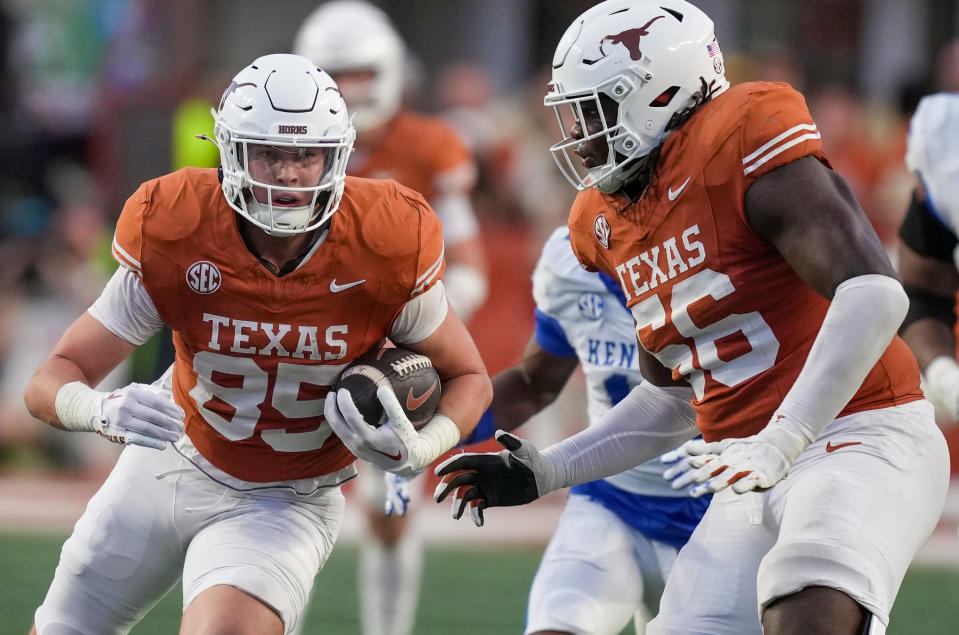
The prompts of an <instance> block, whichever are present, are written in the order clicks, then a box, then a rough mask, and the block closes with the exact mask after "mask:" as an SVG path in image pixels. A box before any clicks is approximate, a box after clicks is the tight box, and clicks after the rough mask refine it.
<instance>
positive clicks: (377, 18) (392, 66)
mask: <svg viewBox="0 0 959 635" xmlns="http://www.w3.org/2000/svg"><path fill="white" fill-rule="evenodd" d="M293 52H294V53H296V54H297V55H302V56H303V57H306V58H309V59H310V60H312V61H313V63H314V64H316V65H317V66H319V67H320V68H322V69H323V70H325V71H326V72H328V73H330V74H331V75H336V74H337V73H346V72H355V71H372V74H373V77H372V79H371V80H370V88H369V92H368V94H367V95H366V96H365V98H364V99H363V100H362V101H361V102H358V103H357V102H353V103H350V104H349V106H350V111H351V112H352V113H353V125H354V126H355V127H356V130H357V131H358V132H360V133H363V132H366V131H367V130H370V129H372V128H375V127H376V126H378V125H380V124H382V123H384V122H386V121H388V120H389V119H390V118H391V117H392V116H393V115H395V114H396V113H397V112H398V111H399V109H400V105H401V102H402V97H403V86H404V67H405V62H406V46H405V45H404V44H403V40H402V39H401V38H400V36H399V34H397V32H396V29H394V28H393V24H392V23H391V22H390V19H389V17H388V16H387V15H386V14H385V13H384V12H383V11H381V10H380V9H378V8H377V7H375V6H373V5H371V4H369V3H367V2H364V1H362V0H334V1H333V2H327V3H325V4H323V5H321V6H320V7H319V8H318V9H316V11H314V12H313V13H312V14H310V16H309V17H308V18H307V19H306V20H305V21H304V22H303V25H302V26H301V27H300V30H299V31H298V32H297V34H296V38H295V39H294V42H293Z"/></svg>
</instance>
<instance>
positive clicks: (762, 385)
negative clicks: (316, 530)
mask: <svg viewBox="0 0 959 635" xmlns="http://www.w3.org/2000/svg"><path fill="white" fill-rule="evenodd" d="M552 72H553V76H552V80H553V81H552V83H551V84H550V86H549V90H548V93H547V95H546V98H545V103H546V105H547V106H550V107H554V108H555V110H556V114H557V117H558V121H559V123H560V126H561V128H562V133H563V139H562V140H561V141H560V142H558V143H556V144H555V145H554V146H553V147H552V149H551V150H552V152H553V155H554V158H555V159H556V161H557V164H558V165H559V167H560V168H561V169H562V171H563V172H564V174H565V175H566V176H567V178H568V179H569V180H570V182H571V183H572V184H573V185H574V186H575V187H576V188H577V189H578V190H580V193H579V195H578V196H577V198H576V201H575V202H574V204H573V209H572V211H571V214H570V219H569V228H570V242H571V245H572V247H573V251H574V252H575V253H576V255H577V257H578V259H579V261H580V262H581V264H582V265H583V266H584V267H586V268H587V269H591V270H600V271H602V272H604V273H606V274H607V275H609V276H611V277H613V278H614V279H616V280H617V281H618V282H619V285H620V287H621V289H622V291H623V293H624V295H625V296H626V301H627V306H628V307H629V308H630V310H631V312H632V314H633V318H634V320H635V322H636V331H637V337H638V339H639V341H640V343H641V344H642V348H643V349H644V352H643V355H642V358H641V364H640V367H641V369H642V371H643V376H644V377H645V378H646V380H647V381H645V382H643V383H642V384H640V385H639V386H637V387H636V388H634V389H633V390H632V391H631V392H630V394H629V395H628V396H627V397H626V398H625V399H623V400H622V401H620V402H619V403H618V404H617V405H616V406H615V407H613V408H612V409H611V410H610V411H609V412H608V413H606V415H604V416H603V418H602V419H601V420H600V421H599V422H598V423H597V424H596V425H594V426H593V427H590V428H589V429H587V430H586V431H584V432H581V433H579V434H577V435H575V436H573V437H570V438H568V439H566V440H564V441H561V442H559V443H557V444H554V445H553V446H550V447H549V448H547V449H545V450H543V451H538V450H537V449H536V448H534V447H533V446H532V445H531V444H529V443H527V442H526V441H524V440H522V439H519V438H517V437H514V436H512V435H510V434H509V433H503V432H500V433H498V439H499V441H500V443H501V444H502V445H503V446H504V447H505V448H506V449H505V450H503V451H501V452H499V453H490V454H460V455H457V456H455V457H452V458H450V459H448V460H447V461H445V462H444V463H442V464H441V465H440V466H438V467H437V470H436V471H437V474H439V475H441V476H442V477H443V482H441V483H440V484H439V485H438V487H437V490H436V499H437V500H438V501H439V500H442V499H444V498H445V497H446V496H448V495H450V494H452V497H453V504H454V510H453V511H454V515H455V516H460V515H462V514H463V512H464V510H465V509H466V508H470V510H471V514H470V515H471V516H472V517H473V518H474V520H475V521H476V522H477V523H482V520H483V515H482V511H483V509H484V508H487V507H491V506H500V505H518V504H523V503H526V502H528V501H530V500H533V499H535V498H537V497H539V496H542V495H543V494H545V493H547V492H549V491H552V490H555V489H558V488H562V487H568V486H571V485H574V484H577V483H582V482H585V481H589V480H592V479H595V478H601V477H606V476H609V475H612V474H615V473H617V472H619V471H621V470H623V469H625V468H627V467H630V466H633V465H636V464H637V463H639V462H641V461H645V460H648V459H650V458H652V457H654V456H656V454H657V453H659V452H663V451H665V450H667V449H668V448H669V447H670V446H673V445H677V444H679V443H682V442H683V441H686V440H687V439H691V438H692V437H693V436H694V435H695V434H696V433H697V431H701V432H702V434H703V437H704V438H703V439H702V440H693V441H688V442H687V443H685V445H684V449H685V451H686V452H688V454H683V453H679V454H682V456H680V455H679V454H678V455H677V456H675V457H674V458H673V461H672V463H671V466H670V467H669V469H668V470H667V476H668V477H670V478H673V479H675V480H674V484H675V485H677V486H683V485H688V484H689V483H698V485H696V486H695V487H694V488H693V493H694V494H695V493H699V494H704V493H708V492H714V493H715V495H714V496H713V499H712V501H711V503H710V507H709V509H708V510H707V512H706V515H705V516H704V518H703V520H702V522H701V523H700V524H699V526H698V527H697V528H696V530H695V532H694V533H693V535H692V537H691V538H690V540H689V542H688V543H687V544H686V546H685V547H683V548H682V550H681V551H680V553H679V556H678V558H677V560H676V563H675V565H674V567H673V570H672V573H671V575H670V578H669V580H668V581H667V583H666V588H665V591H664V593H663V597H662V600H661V603H660V611H659V614H658V616H657V617H656V618H655V619H654V620H652V621H651V622H650V623H649V625H648V627H647V631H646V632H647V633H650V634H665V633H710V634H711V635H743V634H753V633H755V634H759V633H766V634H770V633H775V634H780V635H782V634H787V633H795V634H798V633H836V634H839V633H849V634H852V633H871V634H875V633H882V632H884V631H885V628H886V625H887V623H888V620H889V612H890V609H891V607H892V604H893V601H894V600H895V597H896V594H897V592H898V590H899V585H900V583H901V581H902V578H903V575H904V574H905V572H906V569H907V567H908V565H909V563H910V562H911V560H912V558H913V557H914V556H915V554H916V552H917V551H918V550H919V548H920V546H921V545H922V544H923V542H925V540H926V538H927V537H928V536H929V534H930V533H931V532H932V530H933V528H934V527H935V525H936V522H937V520H938V518H939V516H940V514H941V512H942V508H943V505H944V500H945V493H946V489H947V486H948V476H949V474H948V472H949V465H948V455H947V450H946V445H945V440H944V439H943V437H942V434H941V433H940V432H939V430H938V428H937V427H936V425H935V421H934V418H933V412H932V405H931V404H930V403H929V402H927V401H925V400H924V399H923V395H922V392H921V391H920V389H919V372H918V368H917V366H916V361H915V358H914V357H913V356H912V355H911V353H910V352H909V350H908V348H907V347H906V345H905V344H904V343H903V341H902V340H900V339H899V338H898V337H897V336H896V329H897V328H898V326H899V324H900V323H901V322H902V320H903V317H904V316H905V314H906V309H907V306H908V300H907V298H906V294H905V292H904V291H903V288H902V285H901V284H900V282H899V281H898V279H897V278H896V273H895V271H894V270H893V268H892V265H891V264H890V262H889V260H888V259H887V257H886V255H885V252H884V251H883V248H882V245H881V244H880V242H879V240H878V238H877V237H876V234H875V232H874V231H873V230H872V228H871V227H870V225H869V222H868V221H867V219H866V217H865V215H864V214H863V212H862V210H861V209H860V208H859V205H858V204H857V203H856V201H855V199H854V197H853V196H852V195H851V194H850V190H849V188H848V186H847V185H846V184H845V182H844V181H843V179H842V178H841V177H840V176H839V175H837V174H836V173H835V172H833V171H832V170H831V169H830V167H829V163H828V161H827V159H826V157H825V156H824V154H823V152H822V149H821V145H820V140H819V132H818V130H817V128H816V124H815V122H814V121H813V120H812V118H811V117H810V115H809V112H808V110H807V109H806V105H805V102H804V100H803V98H802V97H801V96H800V95H799V94H798V93H796V92H795V91H794V90H793V89H792V88H791V87H789V86H788V85H786V84H776V83H764V82H755V83H744V84H739V85H737V86H733V87H730V86H729V84H728V82H727V80H726V78H725V72H724V66H723V56H722V52H721V51H720V49H719V45H718V43H717V41H716V38H715V35H714V31H713V23H712V21H711V20H710V19H709V18H708V17H707V16H706V15H705V14H704V13H703V12H702V11H700V10H699V9H697V8H696V7H694V6H693V5H691V4H689V3H687V2H684V1H683V0H657V1H656V2H652V1H643V0H609V1H607V2H603V3H601V4H598V5H596V6H595V7H593V8H591V9H589V10H588V11H586V12H585V13H584V14H583V15H582V16H580V17H579V18H577V19H576V21H575V22H574V23H573V24H572V25H571V26H570V28H569V29H568V30H567V32H566V33H565V35H564V36H563V37H562V39H561V40H560V42H559V44H558V46H557V49H556V53H555V56H554V58H553V71H552ZM787 474H788V477H787Z"/></svg>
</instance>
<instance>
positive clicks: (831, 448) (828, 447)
mask: <svg viewBox="0 0 959 635" xmlns="http://www.w3.org/2000/svg"><path fill="white" fill-rule="evenodd" d="M860 444H862V441H847V442H846V443H837V444H836V445H833V444H832V441H830V442H828V443H826V452H835V451H836V450H838V449H839V448H845V447H848V446H850V445H860Z"/></svg>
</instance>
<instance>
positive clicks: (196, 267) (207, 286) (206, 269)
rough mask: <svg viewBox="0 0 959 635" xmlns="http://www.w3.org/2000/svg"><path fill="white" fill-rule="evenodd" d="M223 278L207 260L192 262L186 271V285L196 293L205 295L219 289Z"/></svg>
mask: <svg viewBox="0 0 959 635" xmlns="http://www.w3.org/2000/svg"><path fill="white" fill-rule="evenodd" d="M222 280H223V277H222V276H221V275H220V270H219V269H217V268H216V265H215V264H213V263H212V262H209V261H207V260H201V261H199V262H194V263H193V264H192V265H190V268H189V269H187V270H186V283H187V284H188V285H190V288H191V289H193V290H194V291H196V292H197V293H200V294H203V295H207V294H210V293H213V292H214V291H216V290H217V289H219V288H220V282H221V281H222Z"/></svg>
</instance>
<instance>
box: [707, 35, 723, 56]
mask: <svg viewBox="0 0 959 635" xmlns="http://www.w3.org/2000/svg"><path fill="white" fill-rule="evenodd" d="M706 50H707V51H709V57H716V56H717V55H719V54H720V50H719V42H717V41H716V39H715V38H713V41H712V42H710V43H709V44H707V45H706Z"/></svg>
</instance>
